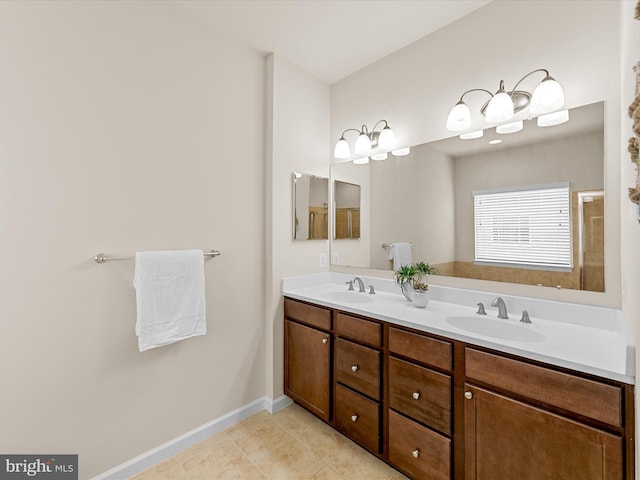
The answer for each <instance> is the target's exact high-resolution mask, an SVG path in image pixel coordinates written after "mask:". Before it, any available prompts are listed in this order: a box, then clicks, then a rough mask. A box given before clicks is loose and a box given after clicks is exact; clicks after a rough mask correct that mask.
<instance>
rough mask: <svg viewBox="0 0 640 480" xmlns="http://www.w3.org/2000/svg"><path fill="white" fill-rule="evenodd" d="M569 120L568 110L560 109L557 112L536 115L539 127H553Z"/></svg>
mask: <svg viewBox="0 0 640 480" xmlns="http://www.w3.org/2000/svg"><path fill="white" fill-rule="evenodd" d="M568 121H569V110H560V111H559V112H553V113H547V114H546V115H540V116H539V117H538V126H539V127H553V126H554V125H560V124H561V123H565V122H568Z"/></svg>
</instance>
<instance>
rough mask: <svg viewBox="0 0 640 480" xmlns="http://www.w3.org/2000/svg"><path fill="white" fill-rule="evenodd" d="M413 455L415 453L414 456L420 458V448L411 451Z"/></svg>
mask: <svg viewBox="0 0 640 480" xmlns="http://www.w3.org/2000/svg"><path fill="white" fill-rule="evenodd" d="M411 455H413V458H418V457H419V456H420V450H419V449H417V448H416V449H415V450H414V451H413V452H411Z"/></svg>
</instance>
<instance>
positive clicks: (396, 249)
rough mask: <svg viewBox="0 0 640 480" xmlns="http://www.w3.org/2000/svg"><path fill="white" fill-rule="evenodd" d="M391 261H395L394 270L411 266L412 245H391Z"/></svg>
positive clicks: (400, 243) (401, 243)
mask: <svg viewBox="0 0 640 480" xmlns="http://www.w3.org/2000/svg"><path fill="white" fill-rule="evenodd" d="M389 260H393V269H394V270H398V269H399V268H400V267H402V266H403V265H411V244H409V243H407V242H396V243H392V244H391V245H389Z"/></svg>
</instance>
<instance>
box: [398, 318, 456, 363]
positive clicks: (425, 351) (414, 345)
mask: <svg viewBox="0 0 640 480" xmlns="http://www.w3.org/2000/svg"><path fill="white" fill-rule="evenodd" d="M389 351H390V352H392V353H397V354H398V355H402V356H403V357H409V358H411V359H414V360H417V361H418V362H422V363H426V364H428V365H433V366H434V367H438V368H442V369H444V370H451V369H452V367H453V362H452V353H451V352H452V345H451V343H449V342H443V341H442V340H436V339H435V338H430V337H426V336H423V335H417V334H415V333H410V332H406V331H404V330H400V329H398V328H393V327H391V328H389Z"/></svg>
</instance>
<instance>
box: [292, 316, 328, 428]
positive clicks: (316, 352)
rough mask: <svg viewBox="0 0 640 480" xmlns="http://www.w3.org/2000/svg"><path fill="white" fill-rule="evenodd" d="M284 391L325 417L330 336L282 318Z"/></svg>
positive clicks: (326, 411)
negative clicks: (283, 328) (283, 332)
mask: <svg viewBox="0 0 640 480" xmlns="http://www.w3.org/2000/svg"><path fill="white" fill-rule="evenodd" d="M284 326H285V393H286V394H287V395H288V396H289V397H291V398H292V399H294V400H295V401H296V402H298V403H299V404H301V405H302V406H304V407H305V408H307V409H308V410H310V411H311V412H313V413H315V414H316V415H317V416H318V417H320V418H322V419H323V420H325V421H329V393H330V385H331V383H330V382H331V376H330V373H331V370H330V355H331V338H330V335H329V334H328V333H325V332H322V331H320V330H316V329H315V328H311V327H306V326H304V325H300V324H299V323H295V322H291V321H289V320H285V322H284Z"/></svg>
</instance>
